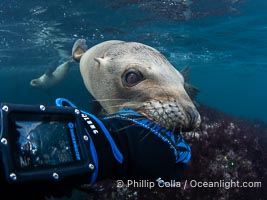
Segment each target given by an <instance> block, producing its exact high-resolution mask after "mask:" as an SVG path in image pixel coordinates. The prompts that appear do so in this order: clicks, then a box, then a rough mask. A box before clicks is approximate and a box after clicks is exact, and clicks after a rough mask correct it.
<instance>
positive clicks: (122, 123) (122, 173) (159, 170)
mask: <svg viewBox="0 0 267 200" xmlns="http://www.w3.org/2000/svg"><path fill="white" fill-rule="evenodd" d="M64 104H65V105H70V106H72V107H75V105H73V104H72V103H71V102H69V101H68V100H66V99H58V100H57V105H58V106H60V105H64ZM82 113H83V114H82V116H83V118H84V120H85V123H86V124H87V126H88V128H87V130H86V131H87V132H88V133H89V135H90V138H91V141H92V145H93V146H94V148H92V149H91V151H93V152H94V153H93V154H94V155H95V158H96V168H97V170H96V171H95V172H94V174H93V176H92V179H91V184H93V183H94V182H95V181H97V180H102V179H115V180H118V179H119V180H127V179H131V180H150V181H156V180H157V179H158V178H160V179H161V180H164V181H170V180H176V181H181V180H182V179H183V175H184V170H185V168H186V164H187V163H188V161H189V160H190V158H191V150H190V147H189V145H188V144H186V143H185V141H184V140H183V138H182V136H181V135H180V134H174V133H172V132H171V131H168V130H166V129H164V128H162V127H160V126H159V125H157V124H155V123H153V122H151V121H150V120H148V119H147V118H145V117H144V116H143V115H141V114H139V113H137V112H135V111H133V110H122V111H119V112H117V113H115V114H114V115H110V116H107V117H104V118H102V119H99V118H97V117H96V116H94V115H92V114H90V113H86V112H84V111H82Z"/></svg>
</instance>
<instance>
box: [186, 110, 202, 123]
mask: <svg viewBox="0 0 267 200" xmlns="http://www.w3.org/2000/svg"><path fill="white" fill-rule="evenodd" d="M186 112H187V114H188V118H189V124H190V127H195V126H196V125H197V124H198V122H199V117H200V116H199V113H198V111H197V110H195V109H193V108H187V111H186Z"/></svg>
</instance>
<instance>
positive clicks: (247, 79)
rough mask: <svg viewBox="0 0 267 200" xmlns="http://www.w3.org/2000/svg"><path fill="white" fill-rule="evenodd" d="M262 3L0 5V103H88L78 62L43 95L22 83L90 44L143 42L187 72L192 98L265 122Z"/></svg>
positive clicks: (266, 27)
mask: <svg viewBox="0 0 267 200" xmlns="http://www.w3.org/2000/svg"><path fill="white" fill-rule="evenodd" d="M266 10H267V1H266V0H221V1H217V0H195V1H193V0H190V1H189V0H188V1H186V0H184V1H180V0H176V1H175V0H173V1H171V0H166V1H155V0H154V1H144V0H136V1H134V0H125V1H122V0H115V1H109V0H80V1H74V0H73V1H72V0H69V1H66V0H48V1H37V0H27V1H21V0H1V1H0V91H1V95H0V100H1V101H2V102H15V103H29V104H33V103H47V104H54V99H55V98H57V97H65V98H68V99H70V100H72V101H73V102H75V103H76V104H77V105H78V106H80V107H82V108H84V109H87V108H89V107H88V106H89V102H90V99H91V96H90V94H89V93H88V92H87V90H86V89H85V87H84V85H83V82H82V79H81V76H80V72H79V68H78V64H73V66H72V68H71V71H70V73H69V74H68V76H67V77H66V79H65V80H64V81H63V82H61V83H60V84H59V85H57V86H55V87H54V88H52V89H50V90H49V91H42V90H38V89H34V88H31V87H30V85H29V82H30V80H31V79H33V78H37V77H39V76H40V75H41V74H43V73H44V71H45V70H46V69H47V67H49V66H50V67H51V66H52V67H53V66H57V65H58V64H60V63H62V62H63V61H65V60H66V59H68V58H69V56H70V55H71V48H72V45H73V43H74V42H75V41H76V39H78V38H85V39H86V40H87V43H88V45H89V46H92V45H94V44H97V43H99V42H102V41H105V40H110V39H119V40H126V41H136V42H142V43H145V44H148V45H150V46H153V47H154V48H156V49H158V50H159V51H161V52H162V53H163V54H164V55H165V56H166V57H167V59H169V61H170V62H171V63H172V64H173V65H174V66H176V67H177V69H179V70H180V69H182V68H183V67H185V66H190V67H191V83H192V84H194V85H195V86H197V87H198V88H199V89H200V91H201V92H200V94H199V96H198V100H199V101H200V102H201V103H204V104H207V105H210V106H212V107H215V108H217V109H219V110H221V111H224V112H226V113H229V114H231V115H234V116H236V117H240V118H247V119H260V120H264V121H267V106H266V102H267V12H266Z"/></svg>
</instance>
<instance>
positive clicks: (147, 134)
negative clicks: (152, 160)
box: [140, 129, 151, 142]
mask: <svg viewBox="0 0 267 200" xmlns="http://www.w3.org/2000/svg"><path fill="white" fill-rule="evenodd" d="M145 131H146V130H145V129H144V130H143V131H142V132H140V134H143V132H145ZM150 133H151V130H148V131H147V133H146V134H145V135H144V136H143V137H142V138H141V139H140V142H142V141H144V140H145V139H146V138H147V137H148V136H149V134H150Z"/></svg>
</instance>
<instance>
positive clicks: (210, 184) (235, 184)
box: [117, 178, 261, 189]
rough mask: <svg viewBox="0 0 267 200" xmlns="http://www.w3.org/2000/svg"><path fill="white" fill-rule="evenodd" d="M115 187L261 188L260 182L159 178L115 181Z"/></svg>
mask: <svg viewBox="0 0 267 200" xmlns="http://www.w3.org/2000/svg"><path fill="white" fill-rule="evenodd" d="M117 187H118V188H121V187H136V188H149V189H151V188H154V187H161V188H164V187H165V188H183V189H185V188H187V187H190V188H225V189H230V188H242V187H243V188H259V187H261V182H260V181H258V182H257V181H256V182H255V181H254V182H252V181H251V182H240V181H233V180H230V181H225V180H219V181H197V180H185V181H183V182H179V181H175V180H170V181H164V180H162V179H161V178H158V179H157V180H156V181H149V180H127V181H122V180H117Z"/></svg>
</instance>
